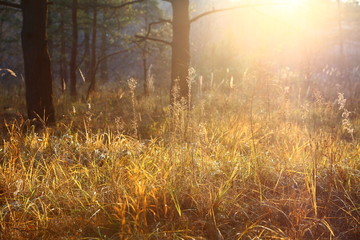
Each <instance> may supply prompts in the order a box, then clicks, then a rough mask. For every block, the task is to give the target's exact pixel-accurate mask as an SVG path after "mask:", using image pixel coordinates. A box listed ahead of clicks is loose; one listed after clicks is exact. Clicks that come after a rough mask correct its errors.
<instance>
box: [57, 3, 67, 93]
mask: <svg viewBox="0 0 360 240" xmlns="http://www.w3.org/2000/svg"><path fill="white" fill-rule="evenodd" d="M59 72H60V83H61V91H62V92H63V93H64V92H65V90H66V84H67V70H66V46H65V13H64V10H63V9H61V13H60V69H59Z"/></svg>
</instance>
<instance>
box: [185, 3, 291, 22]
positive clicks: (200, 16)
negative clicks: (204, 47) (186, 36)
mask: <svg viewBox="0 0 360 240" xmlns="http://www.w3.org/2000/svg"><path fill="white" fill-rule="evenodd" d="M269 5H271V6H274V5H284V3H258V4H246V5H240V6H235V7H229V8H222V9H215V10H212V11H208V12H204V13H202V14H200V15H198V16H196V17H193V18H192V19H191V20H190V23H193V22H195V21H197V20H199V19H200V18H203V17H205V16H208V15H210V14H214V13H218V12H225V11H231V10H236V9H240V8H250V7H262V6H269Z"/></svg>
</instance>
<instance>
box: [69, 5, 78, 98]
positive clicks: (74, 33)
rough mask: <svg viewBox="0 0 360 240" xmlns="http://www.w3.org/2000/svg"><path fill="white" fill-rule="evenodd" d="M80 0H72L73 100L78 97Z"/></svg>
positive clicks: (71, 72) (71, 73) (71, 91)
mask: <svg viewBox="0 0 360 240" xmlns="http://www.w3.org/2000/svg"><path fill="white" fill-rule="evenodd" d="M77 10H78V0H73V2H72V17H71V19H72V47H71V59H70V95H71V97H72V99H73V100H75V99H76V97H77V91H76V61H77V60H76V59H77V44H78V23H77Z"/></svg>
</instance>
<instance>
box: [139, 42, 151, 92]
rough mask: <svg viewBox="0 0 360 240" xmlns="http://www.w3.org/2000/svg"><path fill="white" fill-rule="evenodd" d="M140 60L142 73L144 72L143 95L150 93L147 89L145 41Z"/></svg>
mask: <svg viewBox="0 0 360 240" xmlns="http://www.w3.org/2000/svg"><path fill="white" fill-rule="evenodd" d="M141 56H142V62H143V74H144V95H145V96H149V95H150V89H149V87H150V86H149V79H148V66H147V43H146V42H145V43H144V46H143V48H142V51H141Z"/></svg>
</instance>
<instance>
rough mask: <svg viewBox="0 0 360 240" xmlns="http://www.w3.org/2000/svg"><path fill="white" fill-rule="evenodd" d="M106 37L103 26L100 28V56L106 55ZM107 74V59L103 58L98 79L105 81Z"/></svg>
mask: <svg viewBox="0 0 360 240" xmlns="http://www.w3.org/2000/svg"><path fill="white" fill-rule="evenodd" d="M104 21H105V17H104ZM107 46H108V45H107V37H106V28H105V27H103V28H102V29H101V55H100V56H103V57H104V56H106V55H107ZM108 78H109V75H108V61H107V59H104V60H103V61H102V62H101V65H100V79H101V81H102V82H104V83H105V82H107V81H108V80H109V79H108Z"/></svg>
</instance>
